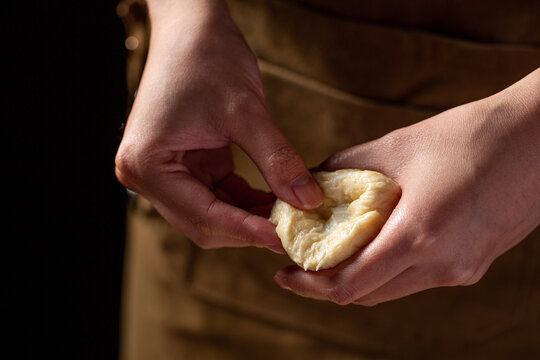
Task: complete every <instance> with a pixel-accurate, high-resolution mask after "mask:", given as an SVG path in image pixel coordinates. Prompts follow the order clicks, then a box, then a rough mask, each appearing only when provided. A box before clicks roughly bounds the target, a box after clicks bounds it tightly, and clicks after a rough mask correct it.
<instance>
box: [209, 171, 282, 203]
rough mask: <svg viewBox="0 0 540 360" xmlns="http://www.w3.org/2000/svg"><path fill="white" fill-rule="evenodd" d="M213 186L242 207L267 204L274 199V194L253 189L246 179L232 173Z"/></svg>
mask: <svg viewBox="0 0 540 360" xmlns="http://www.w3.org/2000/svg"><path fill="white" fill-rule="evenodd" d="M215 188H216V190H219V191H222V192H225V193H226V194H227V195H228V196H229V197H230V198H231V199H232V201H233V202H232V204H234V205H236V206H238V207H240V208H242V209H250V208H254V207H262V206H267V205H269V204H273V203H274V201H275V200H276V196H275V195H274V194H272V193H268V192H266V191H262V190H257V189H253V188H252V187H251V186H250V185H249V184H248V183H247V181H246V180H244V179H243V178H242V177H240V176H238V175H236V174H234V173H230V174H228V175H227V176H225V177H224V178H223V179H222V180H221V181H219V182H218V183H217V184H216V185H215Z"/></svg>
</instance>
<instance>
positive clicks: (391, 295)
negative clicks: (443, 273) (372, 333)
mask: <svg viewBox="0 0 540 360" xmlns="http://www.w3.org/2000/svg"><path fill="white" fill-rule="evenodd" d="M436 286H438V285H437V282H436V281H435V279H434V278H433V273H432V271H430V270H429V269H426V268H425V267H414V266H413V267H410V268H408V269H406V270H405V271H403V272H402V273H401V274H399V275H398V276H396V277H395V278H393V279H392V280H390V281H389V282H387V283H386V284H384V285H382V286H381V287H379V288H377V289H375V290H374V291H372V292H371V293H369V294H366V295H364V296H362V297H361V298H359V299H357V300H356V301H354V304H357V305H364V306H374V305H377V304H380V303H383V302H387V301H392V300H396V299H400V298H403V297H405V296H408V295H412V294H415V293H418V292H421V291H424V290H427V289H430V288H433V287H436Z"/></svg>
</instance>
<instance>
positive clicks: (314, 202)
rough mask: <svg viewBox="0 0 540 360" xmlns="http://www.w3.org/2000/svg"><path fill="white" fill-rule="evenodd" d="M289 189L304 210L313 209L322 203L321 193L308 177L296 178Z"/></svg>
mask: <svg viewBox="0 0 540 360" xmlns="http://www.w3.org/2000/svg"><path fill="white" fill-rule="evenodd" d="M291 188H292V190H293V192H294V195H296V197H297V199H298V200H299V201H300V202H301V203H302V205H303V207H304V208H305V209H314V208H316V207H317V206H319V205H321V204H322V202H323V193H322V191H321V189H320V188H319V186H318V185H317V184H316V183H315V180H313V177H311V176H310V175H307V174H304V175H301V176H299V177H297V178H296V179H295V180H294V181H293V183H292V185H291Z"/></svg>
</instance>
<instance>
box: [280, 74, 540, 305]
mask: <svg viewBox="0 0 540 360" xmlns="http://www.w3.org/2000/svg"><path fill="white" fill-rule="evenodd" d="M321 168H322V169H323V170H329V171H331V170H337V169H342V168H359V169H371V170H376V171H380V172H382V173H384V174H386V175H388V176H390V177H392V178H393V179H394V180H396V181H397V182H398V183H399V184H400V186H401V188H402V197H401V199H400V201H399V203H398V205H397V207H396V208H395V209H394V211H393V213H392V215H391V217H390V218H389V219H388V221H387V222H386V224H385V225H384V227H383V228H382V230H381V232H380V233H379V235H378V236H377V237H376V238H375V239H374V240H373V241H372V242H371V243H370V244H368V245H367V246H366V247H365V248H364V249H362V250H361V251H359V252H358V253H357V254H355V255H354V256H353V257H351V258H349V259H348V260H346V261H345V262H343V263H342V264H340V265H338V266H337V267H335V268H333V269H328V270H322V271H317V272H314V271H304V270H302V269H301V268H299V267H296V266H291V267H288V268H285V269H281V270H280V271H279V272H278V273H277V274H276V276H275V280H276V281H277V282H278V284H279V285H281V286H282V287H284V288H287V289H289V290H291V291H293V292H295V293H297V294H299V295H302V296H305V297H310V298H315V299H321V300H330V301H333V302H335V303H338V304H343V305H344V304H349V303H355V304H361V305H368V306H369V305H375V304H378V303H381V302H385V301H389V300H393V299H397V298H401V297H404V296H407V295H409V294H413V293H416V292H419V291H422V290H426V289H429V288H434V287H441V286H457V285H471V284H474V283H476V282H477V281H479V280H480V279H481V278H482V276H483V275H484V274H485V273H486V271H487V270H488V268H489V267H490V265H491V264H492V262H493V261H494V260H495V259H496V258H497V257H499V256H501V255H502V254H504V253H505V252H506V251H508V250H509V249H510V248H512V247H513V246H515V245H516V244H518V243H519V242H520V241H521V240H523V239H524V238H525V237H526V236H527V235H528V234H529V233H530V232H531V231H532V230H534V229H535V228H536V227H537V226H538V225H539V224H540V69H537V70H536V71H534V72H533V73H531V74H530V75H529V76H527V77H525V78H524V79H523V80H521V81H519V82H518V83H516V84H514V85H513V86H511V87H509V88H508V89H505V90H503V91H502V92H500V93H498V94H495V95H493V96H491V97H489V98H486V99H483V100H480V101H477V102H473V103H470V104H466V105H463V106H459V107H457V108H454V109H451V110H449V111H446V112H443V113H441V114H439V115H437V116H434V117H432V118H430V119H427V120H424V121H422V122H420V123H417V124H415V125H413V126H410V127H406V128H402V129H398V130H396V131H393V132H391V133H389V134H387V135H386V136H384V137H382V138H380V139H377V140H375V141H372V142H369V143H366V144H362V145H359V146H356V147H352V148H350V149H347V150H344V151H342V152H340V153H337V154H335V155H334V156H332V157H330V158H329V159H328V160H327V161H325V162H324V163H323V165H322V166H321Z"/></svg>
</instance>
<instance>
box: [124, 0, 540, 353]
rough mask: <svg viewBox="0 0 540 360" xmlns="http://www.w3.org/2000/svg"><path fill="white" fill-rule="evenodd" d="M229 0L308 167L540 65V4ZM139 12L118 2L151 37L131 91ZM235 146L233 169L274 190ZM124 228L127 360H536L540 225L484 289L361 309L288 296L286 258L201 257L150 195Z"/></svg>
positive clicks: (263, 253) (271, 101) (232, 253)
mask: <svg viewBox="0 0 540 360" xmlns="http://www.w3.org/2000/svg"><path fill="white" fill-rule="evenodd" d="M228 2H229V5H230V10H231V13H232V16H233V18H234V19H235V21H236V22H237V24H238V26H239V27H240V28H241V30H242V31H243V33H244V35H245V37H246V40H247V41H248V43H249V44H250V46H251V48H252V49H253V51H254V52H255V54H256V55H257V57H258V59H259V61H260V68H261V72H262V77H263V83H264V89H265V94H266V97H267V102H268V106H269V109H270V112H271V114H272V116H273V118H274V120H275V121H276V123H277V124H278V126H279V127H280V128H281V129H282V131H283V132H284V134H285V135H286V136H287V137H288V138H289V139H290V141H291V142H292V143H293V144H294V145H295V147H296V148H297V149H298V150H299V152H300V153H301V155H302V156H303V157H304V159H305V160H306V162H307V165H308V166H315V165H317V164H318V163H320V162H321V161H322V160H324V159H325V158H326V157H327V156H329V155H331V154H332V153H334V152H335V151H337V150H341V149H344V148H347V147H349V146H353V145H356V144H359V143H362V142H365V141H368V140H372V139H375V138H378V137H380V136H382V135H384V134H386V133H387V132H389V131H391V130H393V129H396V128H399V127H402V126H406V125H409V124H411V123H414V122H417V121H420V120H422V119H425V118H427V117H429V116H431V115H433V114H436V113H438V112H440V111H442V110H444V109H447V108H450V107H453V106H456V105H460V104H463V103H465V102H469V101H472V100H476V99H480V98H482V97H485V96H488V95H491V94H493V93H495V92H497V91H499V90H501V89H503V88H504V87H506V86H508V85H510V84H512V83H514V82H516V81H517V80H519V79H520V78H521V77H523V76H525V75H526V74H527V73H529V72H530V71H532V70H534V69H535V68H537V67H538V66H540V47H539V44H540V2H538V1H512V2H508V3H507V2H503V1H497V2H493V1H491V2H489V4H485V3H486V2H476V1H457V0H447V1H437V2H434V1H419V0H415V1H378V2H375V1H356V0H349V1H346V0H342V1H330V0H296V1H293V0H290V1H277V0H273V1H272V0H230V1H228ZM495 3H499V4H495ZM138 6H139V5H137V2H136V1H135V0H131V1H129V0H125V1H124V2H123V3H121V4H120V5H119V14H120V15H121V16H122V18H123V19H124V20H125V21H126V25H127V29H128V32H129V33H128V35H133V36H137V37H140V38H139V48H137V49H135V50H134V51H133V53H132V54H131V59H130V63H129V64H128V65H129V72H128V79H129V86H130V88H131V90H132V91H133V90H134V88H135V87H136V83H137V79H138V76H139V74H140V70H141V66H142V64H143V63H144V55H145V51H146V45H147V39H148V38H147V23H146V22H145V17H144V16H143V15H141V14H139V15H134V11H135V12H138V11H139V10H141V9H142V7H141V8H137V7H138ZM133 8H137V9H138V10H133ZM137 19H139V20H137ZM234 151H235V161H236V165H237V172H238V173H240V174H241V175H243V176H244V177H246V178H247V179H248V180H249V182H250V183H251V184H252V185H253V186H255V187H259V188H262V189H267V185H266V184H265V183H264V180H263V179H262V177H261V176H260V175H259V173H258V172H257V170H256V168H255V166H254V165H253V163H251V161H250V160H249V158H247V157H246V156H245V155H244V154H243V153H242V152H241V151H239V150H238V149H237V148H234ZM128 219H129V223H128V234H129V235H128V239H127V241H128V244H127V253H126V264H127V265H126V271H125V288H124V307H123V331H122V358H123V359H126V360H139V359H144V360H147V359H160V360H163V359H332V360H335V359H337V360H339V359H478V358H480V359H508V358H516V359H532V358H535V357H536V358H539V357H538V356H540V324H539V322H540V321H539V320H540V319H539V315H540V276H539V275H540V269H539V255H540V229H536V230H535V231H534V232H533V233H532V234H531V235H530V236H529V237H528V238H527V239H525V240H524V241H523V242H522V243H521V244H520V245H518V246H517V247H515V248H513V249H512V250H510V251H509V252H507V253H506V254H504V255H503V256H502V257H500V258H499V259H497V260H496V261H495V262H494V264H493V265H492V267H491V268H490V269H489V271H488V272H487V274H486V275H485V276H484V278H483V279H482V280H481V281H480V282H479V283H477V284H476V285H474V286H469V287H449V288H438V289H432V290H427V291H424V292H421V293H418V294H415V295H411V296H408V297H406V298H403V299H400V300H396V301H392V302H388V303H383V304H380V305H377V306H375V307H372V308H366V307H361V306H355V305H350V306H345V307H343V306H338V305H335V304H332V303H329V302H322V301H316V300H311V299H305V298H301V297H299V296H296V295H294V294H292V293H290V292H287V291H285V290H282V289H281V288H279V287H278V286H277V285H276V284H275V283H274V281H273V279H272V276H273V275H274V273H275V271H276V270H277V269H279V268H280V267H282V266H284V265H288V264H290V260H289V259H288V258H287V257H286V256H280V255H276V254H273V253H270V252H269V251H267V250H262V249H251V248H247V249H219V250H200V249H199V248H197V247H196V246H195V245H194V244H193V243H192V242H190V240H189V239H187V238H186V237H185V236H184V235H182V234H181V233H180V232H179V231H177V230H175V229H173V228H172V227H171V226H170V225H168V224H167V223H166V222H165V221H164V220H163V219H162V218H161V217H160V216H159V215H158V214H157V213H156V212H155V210H154V209H153V208H152V206H151V205H150V204H149V203H148V202H147V201H146V200H145V199H144V198H142V197H140V196H134V197H133V204H132V206H130V208H129V214H128Z"/></svg>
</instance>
